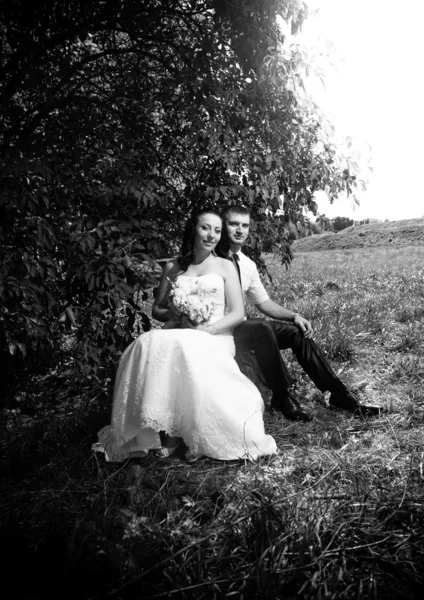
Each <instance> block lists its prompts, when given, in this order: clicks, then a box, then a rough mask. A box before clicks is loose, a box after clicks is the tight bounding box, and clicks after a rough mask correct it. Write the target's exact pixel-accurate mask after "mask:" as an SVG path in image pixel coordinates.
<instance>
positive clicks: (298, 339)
mask: <svg viewBox="0 0 424 600" xmlns="http://www.w3.org/2000/svg"><path fill="white" fill-rule="evenodd" d="M270 324H271V326H272V328H273V330H274V334H275V338H276V340H277V344H278V347H279V348H280V349H281V350H287V349H288V348H290V349H291V350H293V352H294V354H295V356H296V358H297V360H298V362H299V364H300V365H301V367H302V368H303V370H304V371H305V372H306V373H307V374H308V375H309V377H310V378H311V379H312V381H313V382H314V383H315V385H316V386H317V388H318V389H319V390H320V391H321V392H325V391H327V390H328V391H330V392H342V391H344V390H345V389H346V386H345V385H344V384H343V383H342V382H341V381H340V379H339V378H338V377H337V375H336V374H335V372H334V371H333V369H332V368H331V366H330V365H329V364H328V362H327V361H326V359H325V358H324V356H323V355H322V353H321V351H320V349H319V348H318V346H317V345H316V343H315V342H314V340H312V339H305V338H304V337H303V335H302V332H301V331H300V330H299V328H298V327H296V325H293V324H292V323H286V322H284V321H270Z"/></svg>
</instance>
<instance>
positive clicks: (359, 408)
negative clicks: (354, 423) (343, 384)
mask: <svg viewBox="0 0 424 600" xmlns="http://www.w3.org/2000/svg"><path fill="white" fill-rule="evenodd" d="M329 405H330V408H331V409H333V410H346V411H347V412H350V413H352V414H353V415H355V416H357V417H378V416H380V415H381V414H382V413H383V409H382V408H381V406H375V405H373V404H360V403H359V401H358V400H357V398H355V396H354V395H353V394H352V392H350V391H348V390H346V392H344V393H338V394H336V393H334V392H333V393H332V394H331V396H330V400H329Z"/></svg>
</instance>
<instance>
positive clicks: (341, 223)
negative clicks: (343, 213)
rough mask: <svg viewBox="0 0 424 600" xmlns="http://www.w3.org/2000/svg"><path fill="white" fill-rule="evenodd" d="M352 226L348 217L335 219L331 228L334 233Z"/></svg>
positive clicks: (351, 221) (351, 220)
mask: <svg viewBox="0 0 424 600" xmlns="http://www.w3.org/2000/svg"><path fill="white" fill-rule="evenodd" d="M352 225H353V219H349V218H348V217H335V218H334V219H333V227H334V231H335V232H336V233H337V231H342V229H346V228H347V227H351V226H352Z"/></svg>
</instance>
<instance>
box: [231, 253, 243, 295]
mask: <svg viewBox="0 0 424 600" xmlns="http://www.w3.org/2000/svg"><path fill="white" fill-rule="evenodd" d="M231 258H232V259H233V263H234V265H235V267H236V269H237V273H238V276H239V280H240V285H241V286H242V283H241V273H240V265H239V260H240V257H239V256H238V254H233V255H232V257H231ZM242 290H243V286H242Z"/></svg>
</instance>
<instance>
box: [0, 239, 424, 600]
mask: <svg viewBox="0 0 424 600" xmlns="http://www.w3.org/2000/svg"><path fill="white" fill-rule="evenodd" d="M423 259H424V249H421V248H415V247H411V248H400V249H396V248H390V249H389V248H387V249H386V248H382V247H378V248H373V249H370V250H351V251H346V250H344V251H340V252H337V251H331V252H319V253H318V252H316V253H305V254H299V255H296V257H295V260H294V262H293V266H292V268H291V269H290V270H289V271H287V272H286V271H285V269H284V268H282V267H279V266H278V265H277V263H274V262H273V261H272V257H271V256H269V257H267V262H268V265H269V268H270V270H271V272H272V274H273V285H270V293H271V295H272V297H274V298H275V299H276V300H278V301H281V302H283V303H284V304H285V305H286V306H288V307H290V308H292V309H293V310H296V311H297V312H300V313H301V314H303V315H304V316H307V317H309V318H311V320H312V321H313V324H314V327H315V330H316V333H315V339H316V340H317V342H318V343H319V345H320V346H321V347H322V348H323V349H324V351H325V352H326V353H327V356H328V357H329V359H330V360H331V363H332V365H333V366H334V367H335V369H336V371H337V372H338V373H339V375H340V377H341V378H342V379H343V380H344V381H346V382H347V383H349V384H350V385H351V386H352V387H353V388H354V389H356V390H357V393H358V395H359V396H360V398H361V399H362V400H364V401H371V402H375V403H378V404H381V405H382V406H385V407H387V408H388V412H387V413H386V415H385V416H384V417H382V418H380V419H370V420H359V419H356V418H354V417H352V416H350V415H348V414H339V413H334V412H330V411H329V410H328V408H326V405H325V403H326V398H325V397H324V396H323V395H322V394H320V393H319V392H318V391H317V390H316V388H315V387H314V386H313V385H312V383H311V382H310V381H309V380H308V379H307V377H306V376H305V375H304V374H303V372H302V371H301V369H300V368H299V366H298V365H297V363H296V361H294V360H293V358H292V356H291V353H290V352H285V353H284V356H285V358H286V359H287V362H288V364H289V366H290V370H291V371H292V372H293V373H294V374H295V376H296V378H297V384H296V390H297V391H296V393H297V397H298V399H299V400H300V401H301V403H302V404H303V405H304V406H305V407H306V408H307V409H308V410H310V411H311V412H312V413H313V414H314V417H315V418H314V420H313V421H312V422H311V423H308V424H297V423H290V422H288V421H286V420H285V419H284V418H283V417H279V416H276V415H272V414H270V413H266V414H265V421H266V428H267V431H268V432H269V433H271V434H272V435H274V436H275V438H276V440H277V443H278V446H279V448H280V451H281V454H280V455H279V456H276V457H272V458H269V459H262V460H261V461H260V462H258V463H238V462H219V461H213V460H209V459H205V460H202V461H200V462H198V463H195V464H193V465H188V464H186V463H185V462H184V461H183V460H182V459H181V458H180V457H176V458H172V459H170V460H169V461H165V462H159V461H157V460H155V459H154V458H153V457H149V458H147V459H145V460H143V461H139V462H137V461H135V462H131V463H127V464H124V465H121V466H117V465H111V464H106V463H104V461H103V459H102V457H101V456H99V455H95V454H92V452H91V449H90V448H91V443H92V442H93V441H95V432H96V431H97V429H99V428H100V427H102V426H103V425H104V424H106V423H107V422H108V419H109V416H110V399H111V385H112V378H113V372H105V375H104V378H103V380H102V381H98V382H91V383H90V382H87V384H86V385H85V386H77V385H75V384H74V383H73V382H72V381H69V377H68V376H67V375H63V376H61V374H60V370H58V369H57V368H56V369H52V371H51V373H50V375H49V377H47V378H44V379H41V378H40V377H38V378H37V377H34V378H33V379H32V380H31V381H25V382H22V391H21V392H20V394H19V395H18V396H17V398H16V402H15V406H14V408H13V409H12V410H11V411H9V415H8V416H9V422H8V427H7V430H6V431H5V439H4V441H3V444H2V445H3V450H4V451H5V453H4V457H5V458H4V459H3V463H2V467H3V474H4V479H3V484H2V491H1V500H2V502H1V516H2V534H3V538H4V540H5V541H4V545H5V548H6V549H7V557H6V560H4V559H3V571H4V574H5V576H4V587H5V589H11V590H13V592H12V593H11V595H10V596H9V597H10V598H19V599H21V600H23V599H24V598H31V599H36V598H37V599H38V598H39V599H43V600H44V599H45V598H53V597H54V598H56V597H71V598H75V599H87V600H88V599H91V600H94V599H100V598H118V599H122V600H127V599H128V600H130V599H136V598H137V599H139V598H146V599H147V598H168V597H169V598H177V599H199V598H216V599H220V598H227V597H228V598H231V597H234V598H244V599H250V598H252V599H253V598H255V599H256V598H257V599H264V600H265V599H267V600H268V599H270V598H272V599H291V598H293V599H295V598H296V599H309V598H311V599H312V598H333V599H339V598H343V599H354V598H355V599H356V598H367V599H368V598H369V599H371V598H372V599H380V598H382V599H392V598H393V599H399V600H400V599H405V600H406V599H408V600H409V599H411V598H412V599H414V598H416V599H418V597H421V593H420V592H421V590H422V586H423V584H424V573H423V564H424V472H423V463H424V422H423V416H424V391H423V389H424V388H423V378H424V348H423V340H424V307H423V298H424V268H423V267H422V265H423V264H424V260H423ZM16 573H17V574H18V576H16ZM8 577H9V578H10V581H9V585H7V579H8ZM6 597H7V596H6Z"/></svg>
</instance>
